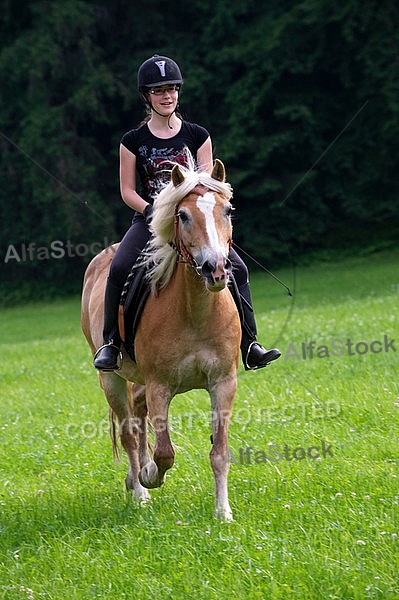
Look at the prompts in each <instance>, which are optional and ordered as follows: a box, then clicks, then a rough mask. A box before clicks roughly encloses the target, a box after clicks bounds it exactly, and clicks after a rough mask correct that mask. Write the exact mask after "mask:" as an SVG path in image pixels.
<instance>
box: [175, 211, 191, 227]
mask: <svg viewBox="0 0 399 600" xmlns="http://www.w3.org/2000/svg"><path fill="white" fill-rule="evenodd" d="M177 216H178V217H179V219H180V221H181V222H182V223H183V225H184V224H186V223H188V222H189V220H190V217H189V215H188V214H187V213H186V212H185V211H184V210H179V212H178V213H177Z"/></svg>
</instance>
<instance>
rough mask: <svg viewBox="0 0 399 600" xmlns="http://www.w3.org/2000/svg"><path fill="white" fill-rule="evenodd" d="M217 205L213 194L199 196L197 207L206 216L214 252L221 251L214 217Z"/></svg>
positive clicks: (206, 224) (207, 229)
mask: <svg viewBox="0 0 399 600" xmlns="http://www.w3.org/2000/svg"><path fill="white" fill-rule="evenodd" d="M215 204H216V200H215V196H214V195H213V194H212V193H211V192H207V193H206V194H204V195H203V196H198V199H197V206H198V208H199V209H200V211H201V212H202V213H203V214H204V215H205V227H206V232H207V234H208V239H209V246H210V248H212V249H213V250H219V249H220V248H219V236H218V232H217V230H216V223H215V217H214V216H213V209H214V207H215Z"/></svg>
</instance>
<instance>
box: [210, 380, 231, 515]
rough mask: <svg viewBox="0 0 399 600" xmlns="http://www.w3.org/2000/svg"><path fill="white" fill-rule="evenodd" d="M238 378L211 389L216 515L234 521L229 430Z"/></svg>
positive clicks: (218, 384)
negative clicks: (229, 478) (230, 478)
mask: <svg viewBox="0 0 399 600" xmlns="http://www.w3.org/2000/svg"><path fill="white" fill-rule="evenodd" d="M236 387H237V379H236V377H234V376H232V377H229V378H227V379H225V380H224V381H223V382H218V383H217V384H215V386H214V387H213V388H212V389H211V390H210V395H211V400H212V444H213V446H212V450H211V452H210V459H211V465H212V469H213V474H214V477H215V495H216V498H215V517H217V518H218V519H222V520H224V521H232V520H233V513H232V511H231V508H230V504H229V498H228V488H227V476H228V472H229V468H230V460H229V448H228V430H229V422H230V415H231V410H232V407H233V399H234V394H235V391H236Z"/></svg>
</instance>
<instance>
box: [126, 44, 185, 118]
mask: <svg viewBox="0 0 399 600" xmlns="http://www.w3.org/2000/svg"><path fill="white" fill-rule="evenodd" d="M173 84H175V85H178V86H179V90H180V86H181V85H182V84H183V77H182V75H181V72H180V69H179V67H178V65H177V64H176V63H175V61H174V60H172V59H171V58H168V57H167V56H159V55H158V54H154V56H151V58H149V59H148V60H146V61H145V62H143V64H142V65H141V66H140V68H139V70H138V73H137V87H138V89H139V92H140V95H141V98H142V99H143V101H144V102H145V104H147V106H149V108H151V109H152V110H154V111H155V112H156V113H157V114H158V115H159V114H160V113H159V112H158V111H157V110H155V108H154V107H153V105H152V103H151V100H150V96H149V93H148V90H149V89H150V88H153V87H158V86H161V85H173ZM161 116H162V115H161ZM171 116H172V115H170V116H169V119H168V125H169V121H170V118H171Z"/></svg>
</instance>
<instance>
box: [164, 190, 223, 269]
mask: <svg viewBox="0 0 399 600" xmlns="http://www.w3.org/2000/svg"><path fill="white" fill-rule="evenodd" d="M210 191H212V190H211V189H210V188H208V187H206V186H205V185H202V184H198V185H196V186H195V187H194V188H193V189H192V190H191V192H189V193H188V194H187V196H190V195H191V194H195V195H196V196H203V195H204V194H206V193H207V192H210ZM187 196H185V198H187ZM183 200H184V198H183V199H182V200H181V201H180V202H179V204H177V206H176V208H175V214H174V225H173V242H169V245H170V246H171V248H173V250H175V252H177V254H178V255H179V257H180V258H181V260H182V262H184V263H186V264H188V265H190V267H193V269H194V270H195V271H196V272H197V273H198V275H201V276H202V271H201V269H202V267H201V266H200V265H199V264H198V263H197V261H196V260H195V258H194V257H193V255H192V254H190V252H189V251H188V250H187V248H186V246H185V244H184V242H183V240H182V239H181V237H180V235H179V208H180V204H181V202H183ZM232 243H233V240H232V239H230V240H229V251H230V248H231V246H232Z"/></svg>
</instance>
